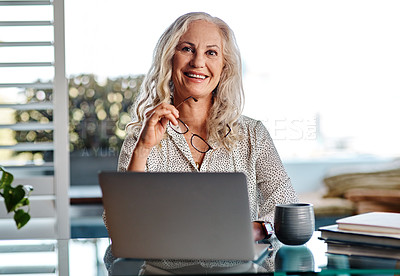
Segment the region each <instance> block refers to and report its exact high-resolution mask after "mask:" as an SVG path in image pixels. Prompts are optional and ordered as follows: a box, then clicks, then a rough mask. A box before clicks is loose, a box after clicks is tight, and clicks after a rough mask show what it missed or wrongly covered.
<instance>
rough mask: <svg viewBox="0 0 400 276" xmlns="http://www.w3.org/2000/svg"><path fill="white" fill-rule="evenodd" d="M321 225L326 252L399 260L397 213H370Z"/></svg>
mask: <svg viewBox="0 0 400 276" xmlns="http://www.w3.org/2000/svg"><path fill="white" fill-rule="evenodd" d="M336 223H337V224H335V225H329V226H324V227H320V228H319V229H318V230H319V231H321V237H320V239H322V240H324V241H325V242H326V243H327V245H328V247H327V248H328V249H327V253H332V254H344V255H349V256H367V257H378V258H389V259H396V260H400V213H387V212H371V213H365V214H360V215H355V216H350V217H346V218H343V219H339V220H337V221H336Z"/></svg>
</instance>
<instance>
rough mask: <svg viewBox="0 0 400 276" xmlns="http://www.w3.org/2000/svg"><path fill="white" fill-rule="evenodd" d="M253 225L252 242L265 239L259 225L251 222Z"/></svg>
mask: <svg viewBox="0 0 400 276" xmlns="http://www.w3.org/2000/svg"><path fill="white" fill-rule="evenodd" d="M252 225H253V238H254V241H261V240H263V239H265V232H264V230H263V228H262V226H261V223H258V222H254V221H253V222H252Z"/></svg>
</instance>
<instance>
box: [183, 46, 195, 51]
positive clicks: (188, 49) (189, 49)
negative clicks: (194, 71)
mask: <svg viewBox="0 0 400 276" xmlns="http://www.w3.org/2000/svg"><path fill="white" fill-rule="evenodd" d="M182 51H183V52H193V49H192V48H190V47H183V48H182Z"/></svg>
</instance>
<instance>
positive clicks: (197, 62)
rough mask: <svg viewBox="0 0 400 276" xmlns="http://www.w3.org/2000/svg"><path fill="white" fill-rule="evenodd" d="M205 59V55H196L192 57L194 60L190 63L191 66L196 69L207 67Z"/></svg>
mask: <svg viewBox="0 0 400 276" xmlns="http://www.w3.org/2000/svg"><path fill="white" fill-rule="evenodd" d="M205 63H206V61H205V58H204V56H203V55H201V54H199V53H195V54H194V55H193V56H192V59H191V61H190V63H189V64H190V66H192V67H194V68H202V67H204V66H205Z"/></svg>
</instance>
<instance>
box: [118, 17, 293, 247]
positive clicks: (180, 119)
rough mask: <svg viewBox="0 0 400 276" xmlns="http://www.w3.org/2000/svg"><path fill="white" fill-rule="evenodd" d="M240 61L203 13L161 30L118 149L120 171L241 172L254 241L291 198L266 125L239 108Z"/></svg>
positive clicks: (226, 31) (231, 41)
mask: <svg viewBox="0 0 400 276" xmlns="http://www.w3.org/2000/svg"><path fill="white" fill-rule="evenodd" d="M241 73H242V68H241V58H240V53H239V49H238V47H237V45H236V41H235V37H234V34H233V32H232V30H231V29H230V28H229V26H228V25H227V24H226V23H225V22H223V21H222V20H221V19H218V18H216V17H212V16H210V15H208V14H206V13H188V14H185V15H183V16H181V17H179V18H178V19H177V20H176V21H175V22H174V23H173V24H172V25H171V26H170V27H169V28H168V29H167V30H166V31H165V32H164V33H163V35H162V36H161V38H160V39H159V41H158V43H157V46H156V48H155V52H154V57H153V63H152V66H151V68H150V70H149V72H148V74H147V76H146V78H145V80H144V82H143V85H142V87H141V92H140V95H139V98H138V100H137V102H136V104H135V107H134V110H133V113H134V116H133V117H134V118H133V121H132V122H131V123H130V124H129V125H128V126H127V130H128V135H127V137H126V139H125V141H124V144H123V146H122V149H121V153H120V157H119V164H118V169H119V170H120V171H147V172H155V171H163V172H203V171H204V172H243V173H245V175H246V176H247V183H248V193H249V200H250V210H251V218H252V220H253V221H254V222H253V229H254V231H253V233H254V239H255V240H261V239H263V238H265V232H264V230H263V228H262V224H261V223H259V221H260V220H261V221H273V216H274V207H275V204H278V203H289V202H295V201H297V196H296V194H295V192H294V189H293V187H292V185H291V183H290V179H289V177H288V175H287V174H286V172H285V169H284V167H283V165H282V162H281V160H280V158H279V155H278V153H277V151H276V149H275V146H274V144H273V141H272V139H271V137H270V135H269V134H268V131H267V130H266V128H265V127H264V125H263V124H262V123H261V122H260V121H256V120H253V119H251V118H248V117H245V116H243V115H241V113H242V108H243V101H244V95H243V87H242V75H241Z"/></svg>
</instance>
